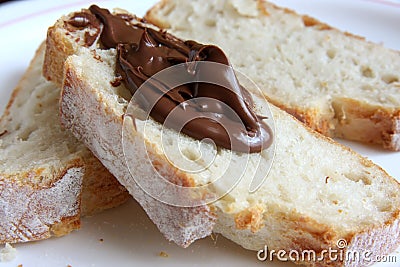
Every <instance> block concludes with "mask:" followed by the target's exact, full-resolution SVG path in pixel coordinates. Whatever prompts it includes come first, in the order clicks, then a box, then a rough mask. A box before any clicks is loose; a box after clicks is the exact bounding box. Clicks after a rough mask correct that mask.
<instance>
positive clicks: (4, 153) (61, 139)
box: [0, 44, 129, 243]
mask: <svg viewBox="0 0 400 267" xmlns="http://www.w3.org/2000/svg"><path fill="white" fill-rule="evenodd" d="M44 52H45V45H44V44H42V45H41V46H40V47H39V49H38V51H37V52H36V55H35V57H34V58H33V60H32V61H31V64H30V66H29V68H28V70H27V71H26V73H25V74H24V76H23V77H22V79H21V81H20V82H19V84H18V86H17V87H16V89H15V90H14V92H13V94H12V97H11V100H10V102H9V104H8V106H7V108H6V111H5V114H4V115H3V117H2V118H1V120H0V135H1V136H0V166H1V167H0V218H1V220H0V243H15V242H25V241H33V240H40V239H45V238H48V237H50V236H53V235H55V236H61V235H65V234H67V233H69V232H70V231H72V230H75V229H78V228H79V227H80V218H81V216H84V215H89V214H93V213H95V212H98V211H101V210H104V209H107V208H111V207H115V206H118V205H120V204H122V203H123V202H125V200H127V199H128V198H129V194H128V193H127V191H126V190H125V188H124V187H123V186H121V185H120V184H119V183H118V181H117V180H116V179H115V178H114V177H113V176H112V175H111V174H110V173H109V172H108V171H107V169H105V168H104V167H103V165H102V164H101V163H100V162H99V161H98V160H97V159H96V158H95V157H94V156H93V154H92V153H91V152H90V151H89V150H88V149H86V147H85V146H84V145H83V144H82V143H81V142H79V141H78V140H76V139H75V138H74V137H73V136H72V135H71V134H70V133H68V132H66V131H64V130H62V129H61V124H60V122H59V115H58V114H59V112H58V106H59V105H58V101H59V96H60V89H59V87H57V86H55V85H54V84H53V83H51V82H48V81H46V80H45V79H44V78H43V76H42V74H41V73H42V65H43V60H44Z"/></svg>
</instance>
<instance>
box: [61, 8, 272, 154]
mask: <svg viewBox="0 0 400 267" xmlns="http://www.w3.org/2000/svg"><path fill="white" fill-rule="evenodd" d="M89 10H90V12H91V13H92V14H89V13H75V15H74V16H73V18H71V19H70V21H69V22H68V23H69V24H71V25H72V26H74V27H78V28H81V27H88V26H90V27H92V28H94V29H96V30H98V32H100V30H99V29H100V27H99V26H98V24H99V23H101V24H102V25H103V27H102V30H101V34H100V42H101V43H100V45H101V46H102V48H104V49H109V48H116V49H117V64H116V76H117V77H120V78H122V82H123V83H124V85H125V86H126V87H127V88H128V89H129V90H130V91H131V93H132V94H135V92H136V91H137V89H138V88H139V87H140V86H141V85H142V84H144V83H145V82H146V81H148V79H149V78H150V77H152V76H153V75H155V74H156V73H158V72H160V71H161V70H164V69H166V68H168V67H171V66H176V65H178V64H180V63H185V64H184V65H182V66H186V67H182V75H186V76H190V75H198V73H196V72H198V71H201V70H196V68H195V64H191V63H195V62H200V61H203V62H214V63H220V64H224V65H225V66H230V65H229V61H228V59H227V57H226V55H225V54H224V53H223V51H222V50H221V49H220V48H218V47H216V46H214V45H203V44H199V43H197V42H195V41H182V40H180V39H178V38H176V37H174V36H172V35H171V34H169V33H167V32H165V31H158V30H154V29H152V28H148V27H145V26H144V24H141V23H135V24H134V23H131V20H132V16H129V15H125V16H124V15H112V14H111V13H110V12H109V11H108V10H107V9H102V8H99V7H98V6H96V5H92V6H91V7H90V8H89ZM96 37H98V34H97V35H96V36H94V37H93V36H85V38H87V39H86V40H85V42H86V45H87V46H90V45H91V44H93V38H96ZM205 72H207V71H205ZM208 75H214V76H215V77H217V79H218V81H220V82H219V83H218V84H223V85H224V86H221V85H217V84H212V83H206V82H192V83H187V84H184V85H180V86H178V87H175V88H172V89H171V88H169V87H168V86H167V85H166V84H165V83H163V82H162V81H154V82H150V83H145V85H146V86H145V89H144V90H142V88H141V89H140V93H141V95H140V98H139V99H141V100H142V101H140V103H138V104H139V105H140V106H141V107H142V108H144V109H146V108H148V106H149V103H154V104H153V105H150V106H151V111H150V116H151V117H152V118H153V119H154V120H156V121H157V122H159V123H164V122H165V120H166V118H167V116H168V115H169V114H170V112H171V111H173V114H174V116H173V118H172V120H168V125H167V127H171V128H174V129H176V130H179V131H182V132H183V133H185V134H187V135H189V136H191V137H193V138H196V139H199V140H202V139H204V138H209V139H212V140H213V141H214V142H215V144H216V145H217V146H221V147H224V148H227V149H231V150H234V151H239V152H248V153H253V152H260V151H261V150H263V149H265V148H268V147H269V146H270V144H271V142H272V132H271V130H270V128H269V127H268V126H267V125H266V124H265V123H264V122H262V120H263V119H264V118H262V117H260V116H258V115H256V114H255V113H254V111H253V110H252V106H253V101H252V98H251V96H250V93H249V92H248V91H247V90H246V89H244V88H243V87H242V86H241V85H240V84H239V82H238V80H237V78H236V76H235V74H234V71H233V69H232V68H229V67H225V68H215V70H214V69H213V71H208ZM215 77H214V78H215ZM147 84H149V85H147ZM180 125H182V126H183V128H182V127H181V126H180ZM180 128H182V129H180Z"/></svg>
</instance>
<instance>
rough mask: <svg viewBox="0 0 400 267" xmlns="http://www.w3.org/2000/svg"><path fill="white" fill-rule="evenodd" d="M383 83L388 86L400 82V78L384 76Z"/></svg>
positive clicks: (389, 75)
mask: <svg viewBox="0 0 400 267" xmlns="http://www.w3.org/2000/svg"><path fill="white" fill-rule="evenodd" d="M382 81H384V82H385V83H387V84H391V83H396V82H399V77H397V76H396V75H393V74H386V75H383V76H382Z"/></svg>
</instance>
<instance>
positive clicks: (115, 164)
mask: <svg viewBox="0 0 400 267" xmlns="http://www.w3.org/2000/svg"><path fill="white" fill-rule="evenodd" d="M49 49H51V47H50V48H49ZM64 74H65V79H64V82H63V90H62V97H61V99H62V101H61V105H60V111H61V122H62V124H63V125H64V127H66V128H67V129H70V130H71V131H72V132H73V133H74V135H75V136H76V137H77V138H78V139H80V140H82V141H83V142H84V143H85V144H86V145H87V146H88V148H89V149H90V150H91V151H92V152H93V153H94V155H96V156H97V157H98V158H99V159H101V161H102V163H103V164H104V166H106V167H107V168H108V169H109V170H110V171H111V172H112V173H113V174H114V176H115V177H118V179H119V181H120V183H121V184H122V185H123V186H125V187H126V188H127V190H128V191H129V193H130V194H131V195H132V196H133V197H134V198H135V199H136V201H138V203H139V204H140V205H141V206H142V207H143V209H144V210H145V211H146V213H147V214H148V216H149V217H150V219H151V220H152V221H153V222H154V223H155V224H156V225H157V227H158V228H159V230H160V232H161V233H163V234H164V236H165V237H166V238H167V239H168V240H170V241H174V242H175V243H176V244H178V245H180V246H182V247H187V246H189V245H190V244H191V243H192V242H194V241H195V240H197V239H200V238H203V237H206V236H208V235H210V234H211V231H212V228H213V226H214V224H215V220H216V216H215V214H214V212H213V211H212V209H211V208H210V207H209V206H207V205H202V206H199V207H195V208H184V207H175V206H172V205H168V204H165V203H162V202H160V201H159V200H156V199H154V198H152V197H151V196H150V195H148V194H147V193H146V192H145V191H143V189H142V188H141V187H140V186H138V184H137V183H136V182H135V181H134V180H132V178H131V174H130V172H129V170H128V167H127V166H126V162H125V160H124V157H123V156H122V155H124V152H123V148H122V139H121V138H122V125H123V117H122V115H123V114H118V113H117V112H116V111H115V110H112V109H111V107H109V106H107V105H106V103H107V102H106V101H103V100H102V97H101V96H100V95H98V94H97V93H96V91H95V89H94V88H92V87H91V86H90V85H88V84H86V83H85V79H84V78H83V77H80V76H79V74H78V73H76V72H75V71H74V70H73V69H71V68H70V66H69V61H68V59H67V61H66V63H65V68H64ZM108 137H109V138H108ZM134 142H135V143H140V142H145V140H143V139H141V138H139V137H138V138H135V139H134ZM149 145H150V144H149ZM133 146H134V147H138V145H133ZM149 147H151V145H150V146H149ZM135 152H136V153H135V154H136V155H145V154H146V151H135ZM147 153H148V155H149V157H150V158H151V162H152V163H153V165H152V166H151V168H152V167H153V166H155V167H156V168H159V169H163V171H164V172H165V173H168V174H169V175H170V177H171V178H173V179H174V180H175V182H176V183H179V184H189V185H190V184H191V183H192V182H191V181H190V180H188V177H187V176H185V175H179V172H177V170H176V169H174V168H173V167H171V166H170V165H167V164H165V158H164V157H162V156H161V155H159V154H157V153H155V152H154V151H151V150H149V151H147ZM143 167H144V169H143V170H142V177H147V176H149V175H151V170H150V171H149V170H148V169H146V167H149V166H144V165H143V163H142V162H138V165H136V166H131V168H134V169H141V168H143ZM149 179H150V178H149ZM155 186H156V185H155ZM176 197H178V198H179V197H180V196H176ZM189 229H190V230H189Z"/></svg>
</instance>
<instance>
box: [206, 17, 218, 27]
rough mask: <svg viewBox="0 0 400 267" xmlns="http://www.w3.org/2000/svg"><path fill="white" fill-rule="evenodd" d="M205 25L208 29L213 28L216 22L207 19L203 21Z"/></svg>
mask: <svg viewBox="0 0 400 267" xmlns="http://www.w3.org/2000/svg"><path fill="white" fill-rule="evenodd" d="M205 24H206V25H207V26H208V27H215V26H216V25H217V22H216V21H215V20H214V19H207V20H206V21H205Z"/></svg>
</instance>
